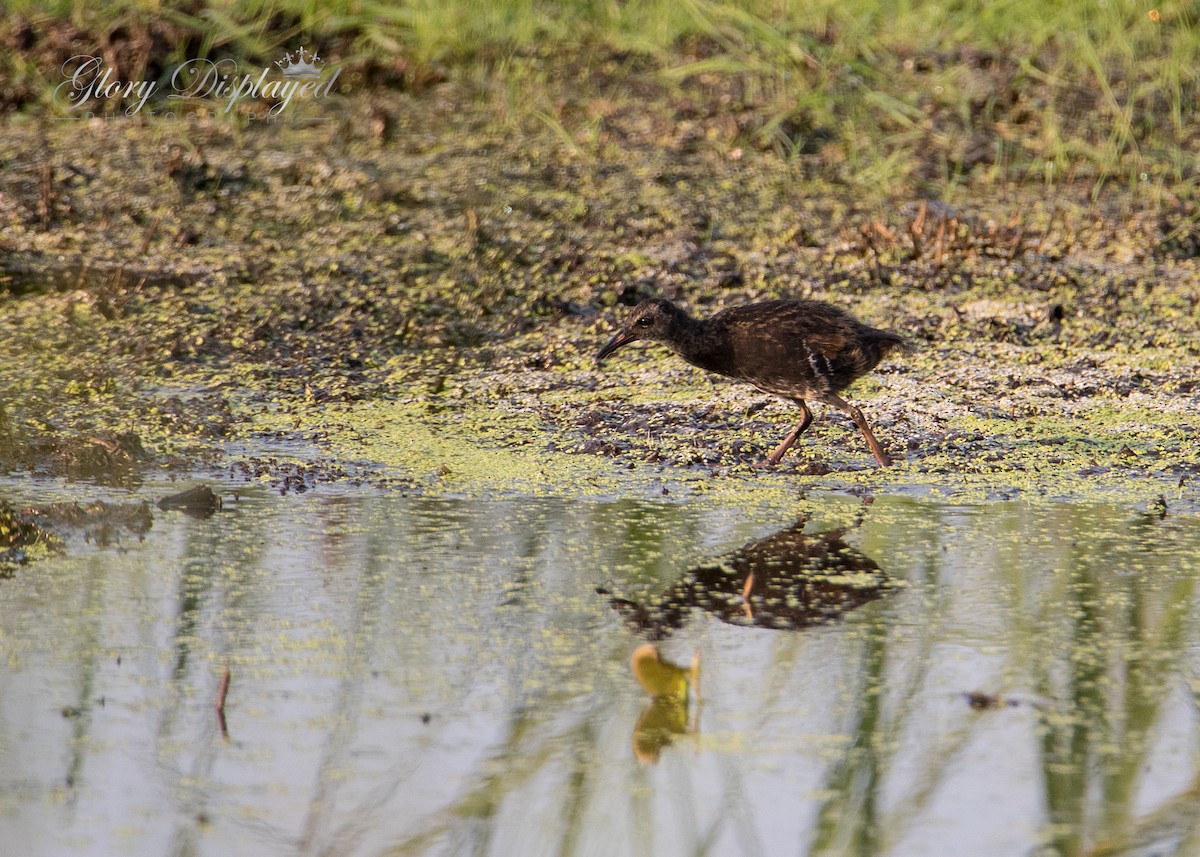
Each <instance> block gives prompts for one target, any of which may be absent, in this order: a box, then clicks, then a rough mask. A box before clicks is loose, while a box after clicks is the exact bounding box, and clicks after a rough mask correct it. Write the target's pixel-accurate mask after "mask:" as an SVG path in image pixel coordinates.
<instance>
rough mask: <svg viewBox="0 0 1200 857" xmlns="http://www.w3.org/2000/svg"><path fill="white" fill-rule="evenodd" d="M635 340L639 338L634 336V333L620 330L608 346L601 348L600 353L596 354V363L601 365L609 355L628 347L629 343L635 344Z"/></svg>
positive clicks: (609, 341)
mask: <svg viewBox="0 0 1200 857" xmlns="http://www.w3.org/2000/svg"><path fill="white" fill-rule="evenodd" d="M635 339H637V337H636V336H634V335H633V334H632V333H630V332H629V331H628V330H618V331H617V332H616V334H615V335H614V336H613V338H612V339H610V340H608V344H607V345H605V346H604V347H603V348H601V349H600V351H599V352H598V353H597V354H596V362H597V363H599V362H600V361H601V360H603V359H604V358H605V357H607V356H608V355H610V354H612V353H613V352H614V351H616V350H617V349H618V348H620V347H621V346H623V345H628V344H629V343H631V342H633V341H634V340H635Z"/></svg>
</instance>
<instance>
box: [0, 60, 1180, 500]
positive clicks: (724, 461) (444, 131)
mask: <svg viewBox="0 0 1200 857" xmlns="http://www.w3.org/2000/svg"><path fill="white" fill-rule="evenodd" d="M481 94H482V93H481V92H480V91H479V90H477V89H472V88H470V87H467V86H465V85H463V84H451V83H446V84H439V85H435V86H432V87H431V88H430V89H429V90H427V91H424V92H421V93H417V94H407V93H395V92H387V93H384V92H372V93H371V94H370V95H369V96H360V97H348V98H345V99H343V100H341V101H339V102H337V103H336V104H332V105H330V106H329V107H328V109H329V110H330V111H331V113H330V116H329V118H332V119H333V120H334V121H332V122H325V123H319V124H317V123H313V125H309V126H304V127H292V126H289V125H286V124H281V125H278V126H266V125H252V124H248V123H245V122H239V121H237V120H230V119H227V118H223V117H214V116H210V117H208V118H198V119H196V120H195V121H191V122H188V123H186V124H184V123H179V122H171V121H169V120H165V119H154V118H151V117H139V118H132V119H130V118H124V117H121V118H112V119H107V120H100V119H97V120H93V121H91V122H90V123H88V124H87V125H86V131H87V133H88V134H89V136H90V137H91V138H92V143H93V145H91V146H89V148H88V149H87V150H86V151H85V150H84V149H83V148H82V147H80V146H78V145H77V142H76V140H77V135H78V133H79V131H80V128H79V127H65V126H72V125H73V123H48V122H39V121H24V120H10V121H9V122H8V123H7V124H6V126H5V136H6V139H7V140H8V142H9V151H8V154H7V155H6V161H5V163H6V169H5V170H4V171H3V173H0V223H3V225H4V230H5V231H4V238H3V241H2V242H0V271H2V272H4V274H3V277H2V284H0V328H2V335H0V406H2V408H3V410H0V414H2V415H3V419H2V421H0V458H2V459H3V461H4V463H5V465H6V466H7V467H9V468H18V469H20V470H28V471H33V472H47V473H55V474H62V475H68V476H79V477H84V478H92V479H103V478H106V477H105V476H104V471H112V472H114V473H117V474H119V478H118V479H117V480H114V481H120V479H125V480H128V479H130V478H134V475H135V474H136V473H138V472H146V471H148V470H149V471H153V470H156V469H162V468H168V469H171V468H174V469H179V468H188V467H194V466H196V465H197V463H200V462H203V463H206V464H220V465H221V466H232V467H233V468H234V472H235V473H238V474H241V475H242V476H244V478H247V479H255V480H265V481H268V482H270V483H271V484H274V485H276V486H278V487H283V488H285V489H288V490H292V489H298V486H300V485H303V486H304V487H305V488H307V487H311V486H313V485H316V484H319V483H320V482H322V481H324V480H330V479H332V480H340V479H352V480H357V481H366V482H377V483H379V484H383V485H392V486H399V487H401V488H402V489H403V490H428V489H429V488H430V487H431V486H436V488H437V490H447V489H449V490H476V489H479V488H488V487H489V486H490V487H492V488H498V489H501V490H503V489H505V488H507V487H514V486H516V487H522V486H523V487H529V486H531V485H532V486H537V487H538V489H539V490H557V491H567V492H571V491H576V490H582V488H586V486H588V485H596V486H600V487H598V488H596V490H605V488H604V486H606V485H607V486H609V487H611V485H612V482H611V477H610V474H611V473H613V472H616V471H621V472H623V473H625V474H631V473H632V474H634V475H635V476H638V477H639V478H640V477H641V476H646V477H647V478H648V480H649V481H651V482H654V484H655V485H658V484H659V483H661V484H662V485H663V486H669V484H670V483H671V482H672V481H675V482H678V483H679V484H693V483H696V484H699V483H701V482H702V481H703V480H705V479H708V478H709V477H711V476H713V475H716V476H723V475H729V476H732V477H735V479H734V480H733V482H735V483H737V484H743V483H744V485H745V486H746V487H750V486H759V487H763V486H765V485H767V484H774V483H776V482H779V483H780V484H781V485H782V484H784V483H786V484H789V485H800V486H803V485H825V484H831V482H836V483H837V484H842V485H847V484H848V485H853V484H857V483H858V482H862V481H864V480H865V481H867V482H869V483H871V484H872V485H875V486H878V485H880V484H899V485H911V486H942V487H944V488H946V489H947V490H956V489H958V488H962V487H964V486H966V487H969V488H970V489H971V490H978V491H981V492H983V493H985V494H988V495H993V496H1000V495H1008V494H1010V493H1012V492H1020V491H1029V490H1031V489H1032V490H1034V491H1035V492H1037V493H1044V494H1049V495H1055V494H1059V493H1068V494H1069V493H1075V492H1079V491H1083V492H1087V491H1089V490H1091V488H1090V487H1089V486H1091V485H1096V486H1098V487H1101V488H1111V487H1112V486H1114V485H1117V486H1120V490H1122V491H1128V492H1131V496H1132V497H1134V498H1136V499H1137V501H1138V502H1141V501H1142V499H1143V498H1142V495H1143V494H1146V495H1147V497H1148V498H1150V499H1153V497H1155V496H1157V494H1158V493H1160V492H1161V491H1163V490H1166V488H1168V487H1169V488H1170V489H1171V491H1172V492H1174V493H1173V494H1171V495H1170V496H1169V497H1168V499H1169V500H1179V501H1180V502H1194V501H1195V489H1194V486H1193V482H1194V479H1195V476H1196V473H1197V469H1198V468H1200V453H1198V452H1197V450H1196V447H1195V444H1194V443H1193V442H1192V441H1191V440H1190V438H1193V437H1194V436H1195V434H1196V431H1197V429H1198V428H1200V426H1198V425H1197V422H1198V420H1200V417H1198V416H1197V414H1198V413H1200V389H1198V388H1197V385H1196V382H1195V380H1194V379H1195V378H1196V377H1198V376H1200V346H1197V342H1200V335H1198V334H1200V309H1198V306H1200V279H1198V278H1197V272H1196V260H1195V258H1193V256H1192V251H1191V249H1190V248H1191V246H1192V245H1191V244H1190V243H1188V241H1187V235H1186V234H1185V233H1186V228H1185V227H1186V221H1180V220H1179V219H1178V217H1177V216H1176V215H1174V214H1172V211H1173V210H1172V209H1170V207H1169V206H1167V207H1164V205H1163V204H1162V201H1161V200H1157V201H1152V200H1150V199H1149V198H1148V197H1146V196H1144V195H1142V194H1140V193H1139V192H1138V188H1136V187H1134V188H1130V189H1125V188H1120V187H1115V186H1109V187H1106V188H1102V189H1100V191H1099V192H1098V193H1097V194H1096V195H1095V196H1094V197H1093V192H1094V191H1096V188H1095V187H1094V186H1069V185H1057V186H1052V187H1049V188H1046V187H1038V186H1008V185H1003V186H980V187H976V188H974V189H962V190H960V191H958V192H956V194H955V196H954V198H953V200H952V201H946V200H938V199H930V198H925V197H922V196H920V195H913V196H906V197H903V198H884V197H880V196H878V195H874V196H873V195H870V194H868V193H865V192H864V191H863V189H862V188H857V187H853V186H848V185H845V184H842V183H839V182H837V181H827V180H823V179H822V178H821V177H820V176H815V175H812V174H811V173H809V172H808V171H806V170H805V169H802V168H800V167H802V166H803V162H802V161H799V160H796V159H792V158H788V157H781V156H780V155H779V154H778V153H777V152H775V151H773V150H771V149H769V148H767V149H744V148H742V147H734V146H731V145H729V143H728V141H727V140H723V139H722V138H719V137H713V138H704V139H700V140H696V139H692V138H691V137H689V136H687V135H685V134H682V132H680V131H679V128H678V122H677V118H678V117H677V109H678V106H677V105H675V104H673V103H671V102H670V101H665V100H664V101H654V100H652V101H650V102H635V101H632V100H629V101H623V102H620V103H617V104H609V105H608V107H606V111H605V114H604V117H603V123H602V127H603V133H602V134H601V135H600V136H599V137H598V138H597V139H596V140H595V142H594V145H593V146H592V147H591V148H590V149H589V150H587V151H581V150H580V148H579V147H578V146H572V145H567V144H566V143H565V142H564V141H563V140H561V139H560V138H559V136H558V135H556V134H554V133H549V132H547V131H546V129H544V128H542V129H537V128H532V127H523V126H522V125H521V124H520V121H519V120H516V119H514V118H513V117H511V116H507V117H506V114H505V112H504V110H503V108H502V107H498V106H497V104H496V103H495V102H493V101H489V100H486V99H482V98H481ZM380 110H383V111H386V112H387V114H388V115H389V116H391V117H392V121H393V123H394V128H395V133H394V134H393V135H391V136H390V137H388V138H387V139H384V138H381V137H380V136H379V135H378V134H377V127H376V125H375V124H373V123H374V122H375V120H374V119H373V117H375V116H377V112H378V111H380ZM314 126H315V127H314ZM649 295H664V296H667V297H671V298H674V299H677V300H680V301H682V302H683V303H685V304H686V305H687V306H688V307H689V308H690V309H691V310H692V311H693V312H696V313H701V314H702V313H707V312H711V311H714V310H716V309H719V308H720V307H723V306H727V305H731V304H735V303H739V302H743V301H748V300H757V299H763V298H770V297H813V298H820V299H823V300H829V301H832V302H834V303H836V304H838V305H840V306H844V307H846V308H848V309H850V310H851V311H853V312H854V313H855V314H856V315H858V316H859V317H861V318H862V319H863V320H865V321H868V322H869V323H871V324H874V325H877V326H882V327H887V328H891V329H894V330H897V331H899V332H901V333H902V334H904V335H905V336H906V337H907V338H908V339H909V340H910V341H911V342H912V343H913V344H914V345H915V346H916V352H915V354H914V355H912V356H910V357H905V358H903V359H899V360H893V361H889V362H888V363H885V364H884V365H883V366H882V367H881V368H880V370H879V371H878V372H877V373H875V374H874V375H872V376H871V377H869V378H868V379H865V380H864V381H862V382H860V383H859V384H858V385H856V386H855V387H854V388H852V389H851V390H850V392H849V397H850V398H851V399H852V400H853V401H855V402H857V403H859V404H861V405H862V406H863V408H864V411H865V412H866V413H868V415H869V416H870V418H871V420H872V421H873V423H874V424H875V425H876V427H877V433H878V434H879V436H880V439H881V441H882V442H883V443H884V444H885V446H886V447H887V448H888V449H889V451H890V452H891V453H892V454H893V455H895V456H896V457H897V459H899V460H900V466H899V467H897V468H895V469H893V470H892V471H889V472H887V473H886V474H879V473H876V472H875V471H874V469H873V468H872V467H871V462H870V461H869V457H868V456H867V455H865V453H864V451H863V450H860V449H859V448H858V447H859V444H857V443H856V442H855V439H854V438H853V436H852V432H853V427H852V426H851V425H850V424H849V422H848V421H847V420H845V419H844V418H843V417H842V416H841V415H840V414H836V413H831V414H818V415H817V422H816V424H815V425H814V427H813V428H812V429H811V430H810V432H811V435H810V436H806V438H805V440H804V442H803V444H802V445H800V446H799V447H798V448H797V449H796V450H795V451H794V452H793V453H792V454H791V455H789V457H788V458H786V459H785V460H784V462H783V464H782V465H781V467H780V468H779V469H777V470H776V471H774V472H765V473H764V472H761V471H759V470H758V469H756V468H753V466H752V465H753V464H754V463H755V462H757V461H758V460H760V459H761V457H762V456H763V455H764V454H765V452H766V451H769V450H770V448H771V447H773V446H774V445H775V444H776V443H777V442H778V440H779V439H780V438H781V437H782V436H783V434H785V433H786V432H787V430H788V428H789V426H790V425H791V424H792V422H793V421H794V415H793V414H792V413H791V412H790V411H789V410H788V409H787V408H786V407H784V406H782V405H779V404H774V403H772V402H771V400H769V399H768V398H767V397H764V396H761V395H760V394H758V393H756V392H755V391H753V390H751V389H749V388H743V387H738V386H735V385H731V384H727V383H725V382H723V381H719V380H715V379H711V378H708V377H706V376H704V375H703V374H702V373H699V372H697V371H694V370H692V369H690V368H688V367H685V366H682V365H681V364H679V363H677V362H674V361H673V359H672V358H669V357H667V356H665V355H664V354H662V353H661V352H660V351H656V350H654V349H652V348H645V349H637V350H635V349H630V350H629V352H628V353H626V354H625V355H624V359H623V360H622V361H620V363H619V364H613V365H606V366H605V367H604V370H603V371H601V370H600V369H598V368H597V367H596V366H595V365H594V362H593V360H592V357H593V355H594V352H595V350H596V349H597V348H598V347H599V345H600V344H602V343H603V341H604V340H605V338H606V337H607V336H608V335H609V334H610V333H611V331H612V329H613V327H614V325H615V324H616V322H617V319H618V318H619V317H620V315H621V314H622V312H623V311H624V309H625V307H627V306H628V305H631V304H633V303H635V302H636V301H637V300H639V299H640V298H642V297H645V296H649ZM119 438H124V439H125V440H124V441H121V442H118V441H117V440H115V439H119ZM81 439H82V440H81ZM97 443H99V445H97ZM121 443H124V444H125V446H121ZM259 443H270V444H273V445H274V446H275V448H276V449H277V450H282V451H281V452H280V454H272V455H262V454H259V453H258V452H256V451H255V450H254V449H253V448H252V447H253V445H254V444H259ZM73 444H74V445H73ZM81 444H82V446H81ZM114 444H115V446H114ZM247 444H250V446H247ZM102 448H103V449H110V451H111V450H112V449H117V450H124V452H123V453H122V455H124V456H127V457H128V459H129V461H128V466H126V465H125V463H124V462H117V461H115V460H114V461H108V460H102V461H100V465H101V466H100V467H99V469H98V470H97V468H95V467H92V466H91V465H92V464H93V463H94V462H93V461H92V459H91V458H89V456H90V455H91V452H95V453H97V455H99V453H100V452H102V451H103V449H102ZM64 450H66V451H64ZM71 450H77V451H75V452H72V451H71ZM89 450H90V452H89ZM113 456H116V453H113ZM94 457H95V456H93V458H94ZM100 457H101V458H103V456H100ZM118 465H119V466H118ZM622 478H625V477H624V476H622ZM643 481H645V480H643ZM1143 482H1144V483H1145V485H1146V487H1145V488H1144V489H1143V488H1142V487H1141V485H1142V483H1143ZM588 490H590V489H588ZM668 490H670V489H669V487H668ZM1147 502H1148V500H1147Z"/></svg>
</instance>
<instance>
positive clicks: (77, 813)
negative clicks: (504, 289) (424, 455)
mask: <svg viewBox="0 0 1200 857" xmlns="http://www.w3.org/2000/svg"><path fill="white" fill-rule="evenodd" d="M20 487H21V490H22V491H23V493H22V494H21V495H20V497H19V499H20V500H21V501H22V502H34V501H38V500H42V499H46V498H43V497H40V496H37V491H38V488H37V486H36V485H35V486H32V487H31V486H30V484H29V483H24V484H23V485H21V486H20ZM215 487H216V488H217V490H218V491H219V492H221V493H224V494H226V496H227V499H228V497H229V495H230V493H231V491H232V489H231V488H230V487H229V486H221V485H216V486H215ZM10 488H11V485H10ZM50 490H51V489H50V488H47V491H48V492H49V491H50ZM169 490H170V489H167V490H165V491H163V492H159V493H158V494H157V495H155V493H154V490H153V488H143V489H141V490H140V492H139V494H138V495H137V496H138V497H143V496H161V494H162V493H169ZM243 490H244V489H243ZM12 491H13V492H15V489H12ZM31 492H32V493H31ZM9 496H10V499H14V500H16V499H18V498H17V497H14V496H13V494H12V493H10V495H9ZM117 499H120V498H117ZM1198 557H1200V521H1198V520H1197V519H1196V518H1195V517H1194V516H1189V515H1182V516H1175V515H1168V516H1167V517H1166V518H1165V519H1159V518H1158V517H1156V516H1151V515H1147V514H1145V513H1142V512H1138V511H1136V510H1133V509H1131V508H1123V507H1117V506H1107V505H1079V504H1070V503H1049V502H1047V503H1038V504H1031V505H1030V504H1024V503H1018V502H1009V503H991V504H986V505H951V504H946V503H939V502H933V501H924V500H914V499H908V498H897V497H887V496H881V497H879V498H877V499H876V500H875V502H874V503H873V504H871V505H869V506H868V505H864V504H863V503H862V501H861V500H860V499H858V498H855V497H849V496H836V495H834V496H822V497H819V498H815V499H814V498H810V499H808V500H805V501H797V503H796V505H795V506H794V507H793V508H788V509H776V510H762V509H759V510H746V509H738V508H728V507H722V506H721V505H720V504H719V503H712V502H709V503H703V502H680V501H677V500H674V499H673V498H669V497H668V498H663V500H662V501H661V502H651V501H646V500H638V501H628V500H619V499H603V498H600V499H589V500H584V501H576V500H565V499H561V498H536V499H534V498H527V497H514V498H508V499H493V500H481V499H474V500H464V499H450V498H441V499H439V498H429V497H425V498H413V497H402V496H398V495H396V494H381V493H371V492H361V493H356V492H348V491H317V492H309V493H306V494H302V495H289V496H286V497H280V496H278V495H276V494H272V493H267V492H255V491H251V492H250V493H248V494H246V493H243V494H242V496H241V497H240V498H239V500H238V501H237V502H227V504H226V508H225V510H224V511H222V512H220V513H218V514H216V515H215V516H213V517H211V518H208V519H204V520H197V519H193V518H189V517H187V516H186V515H183V514H180V513H177V512H171V513H167V512H159V511H157V510H155V520H154V525H153V527H152V528H151V529H150V531H149V532H148V533H146V534H145V537H144V539H143V540H141V541H139V540H138V538H137V537H136V536H133V535H131V534H125V536H124V537H122V538H121V539H120V540H119V542H118V543H111V544H109V545H108V546H105V547H97V546H96V545H95V544H93V543H91V542H87V543H85V542H84V541H83V540H82V539H81V538H72V539H69V540H68V545H67V549H66V551H65V553H64V554H63V555H61V556H55V557H52V558H50V559H46V560H43V561H40V562H35V563H31V564H29V565H26V566H21V567H18V568H16V569H15V570H14V576H13V577H12V578H11V579H5V580H0V653H2V655H3V657H0V841H3V842H5V843H6V844H7V845H9V846H10V847H17V846H19V847H18V851H19V853H21V854H25V855H102V854H103V855H109V854H179V855H183V854H187V855H229V854H253V855H310V854H314V855H315V854H330V855H334V854H336V855H463V854H480V855H483V854H488V855H522V857H524V855H559V854H567V855H573V854H589V855H592V854H595V855H610V854H611V855H627V854H628V855H641V854H654V855H692V854H765V855H785V854H786V855H796V854H834V855H840V854H881V855H883V854H886V855H914V857H916V855H921V857H932V856H933V855H942V854H944V855H962V854H972V855H998V857H999V855H1013V854H1064V855H1065V854H1072V855H1073V854H1085V853H1097V852H1099V853H1111V854H1147V855H1148V854H1171V853H1180V854H1186V853H1200V820H1198V813H1197V810H1196V806H1197V805H1200V803H1198V802H1200V779H1198V777H1200V767H1198V765H1197V761H1198V759H1200V741H1198V738H1200V731H1198V718H1197V707H1196V693H1197V691H1198V690H1200V627H1198V624H1197V621H1196V619H1195V614H1196V601H1197V593H1196V582H1197V573H1198V570H1200V563H1198V561H1197V558H1198ZM751 574H753V575H754V581H753V582H752V583H751V584H749V585H748V584H747V583H746V578H747V577H748V576H749V575H751ZM648 646H649V647H650V648H647V647H648ZM635 652H638V653H639V658H640V661H639V663H640V665H641V672H640V673H638V674H635V672H634V670H633V669H632V668H631V658H632V657H633V656H634V653H635ZM693 666H694V668H693ZM226 670H228V673H229V686H228V693H227V697H226V704H225V711H224V714H225V717H224V723H222V722H221V719H220V718H219V717H218V716H217V712H216V701H217V698H218V694H219V688H220V684H221V682H222V677H223V675H224V673H225V671H226ZM647 670H649V672H647ZM651 692H656V693H658V698H654V697H652V695H651ZM1103 849H1108V850H1103ZM14 853H17V852H14Z"/></svg>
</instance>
